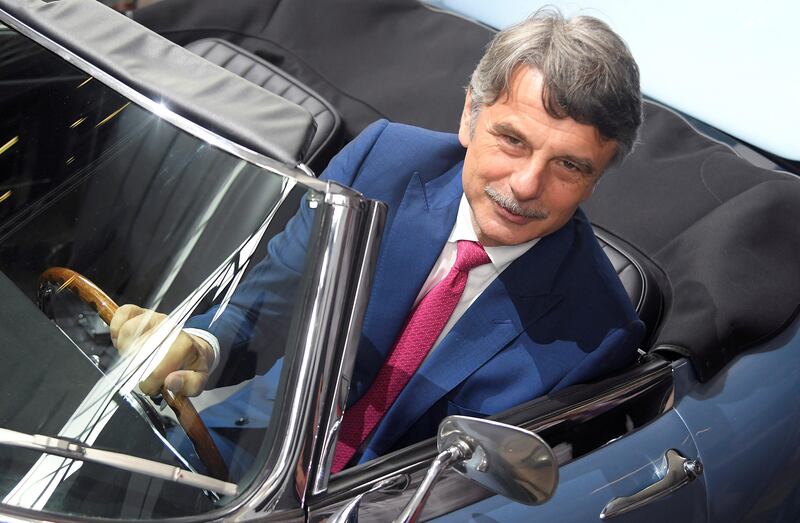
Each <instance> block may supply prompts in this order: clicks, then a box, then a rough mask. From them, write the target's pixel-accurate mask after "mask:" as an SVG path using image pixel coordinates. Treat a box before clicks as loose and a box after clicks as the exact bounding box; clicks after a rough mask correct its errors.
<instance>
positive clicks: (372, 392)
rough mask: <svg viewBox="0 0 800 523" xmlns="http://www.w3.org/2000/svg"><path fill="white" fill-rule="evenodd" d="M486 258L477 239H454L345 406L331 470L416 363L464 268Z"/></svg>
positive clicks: (437, 329) (454, 300)
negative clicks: (369, 378) (444, 264)
mask: <svg viewBox="0 0 800 523" xmlns="http://www.w3.org/2000/svg"><path fill="white" fill-rule="evenodd" d="M489 261H490V260H489V256H488V255H487V254H486V251H484V250H483V247H482V246H481V244H479V243H477V242H471V241H466V240H459V242H458V254H457V255H456V262H455V264H454V265H453V268H452V269H450V272H449V273H447V276H445V278H444V279H443V280H442V281H440V282H439V283H438V284H436V286H435V287H434V288H433V289H431V290H430V292H428V294H426V295H425V297H423V298H422V300H420V302H419V303H418V304H417V306H416V307H415V308H414V309H413V311H412V312H411V316H410V317H409V319H408V321H407V322H406V326H405V328H404V329H403V332H402V333H401V334H400V337H399V338H398V339H397V341H396V342H395V344H394V347H393V348H392V352H391V353H390V354H389V358H388V359H387V360H386V363H384V365H383V367H381V369H380V370H379V371H378V375H377V376H376V377H375V381H374V382H373V383H372V386H371V387H370V388H369V390H367V392H366V393H365V394H364V395H363V396H362V397H361V398H359V399H358V401H356V402H355V403H354V404H353V405H352V406H351V407H350V408H349V409H347V412H346V413H345V416H344V420H343V422H342V427H341V429H340V430H339V443H338V444H337V445H336V453H335V454H334V458H333V467H332V471H333V472H339V471H340V470H342V469H343V468H344V466H345V465H346V464H347V462H348V461H350V459H351V458H352V457H353V455H354V454H355V453H356V450H357V449H358V447H359V446H360V445H361V443H363V442H364V440H365V439H366V438H367V436H368V435H369V434H370V433H371V432H372V430H373V429H374V428H375V426H377V425H378V422H379V421H380V420H381V418H383V415H384V414H386V411H387V410H389V407H391V406H392V403H394V400H395V399H396V398H397V396H398V395H399V394H400V391H402V390H403V387H405V386H406V384H407V383H408V380H409V379H411V376H412V375H413V374H414V372H416V370H417V368H418V367H419V366H420V364H422V360H424V359H425V356H426V355H427V354H428V352H429V351H430V350H431V347H433V344H434V342H435V341H436V339H437V338H438V337H439V334H441V332H442V329H444V326H445V325H446V324H447V320H448V319H450V316H451V315H452V314H453V310H454V309H455V308H456V305H457V304H458V301H459V299H461V294H462V293H463V292H464V287H466V285H467V276H468V274H469V271H470V270H471V269H472V268H474V267H477V266H479V265H484V264H486V263H489Z"/></svg>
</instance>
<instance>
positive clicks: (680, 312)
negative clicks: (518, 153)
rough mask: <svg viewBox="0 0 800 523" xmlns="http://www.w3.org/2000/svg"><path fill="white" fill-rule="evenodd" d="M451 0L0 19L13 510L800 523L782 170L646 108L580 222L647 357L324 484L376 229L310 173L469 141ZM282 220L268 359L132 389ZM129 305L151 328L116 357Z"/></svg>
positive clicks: (6, 451) (20, 516)
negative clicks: (368, 153) (419, 134)
mask: <svg viewBox="0 0 800 523" xmlns="http://www.w3.org/2000/svg"><path fill="white" fill-rule="evenodd" d="M463 4H464V5H465V8H464V9H462V10H460V11H459V12H458V13H455V12H453V11H451V10H450V9H452V8H458V6H459V2H457V1H456V0H452V1H445V2H432V3H431V4H424V3H420V2H417V1H416V0H385V1H383V2H374V1H371V0H347V1H344V0H330V1H326V2H317V3H311V2H302V1H290V0H228V1H226V2H219V1H218V0H162V1H160V2H157V3H155V4H153V5H151V6H148V7H146V8H142V9H139V10H136V11H134V12H133V13H132V17H126V16H125V15H123V14H120V13H118V12H115V11H113V10H112V9H110V8H108V7H106V6H105V5H103V4H102V3H100V2H97V1H95V0H59V1H49V2H47V1H43V0H0V70H1V71H2V74H0V107H2V119H1V120H0V166H1V167H2V171H1V172H2V173H3V174H2V178H0V288H2V290H3V293H2V305H1V306H2V310H3V313H2V315H0V353H1V354H2V365H0V519H2V520H4V521H6V520H8V521H95V520H97V521H99V520H102V521H108V520H110V519H113V520H125V521H132V520H151V521H152V520H157V521H165V520H174V521H180V522H195V521H196V522H200V521H221V520H236V521H308V522H322V521H332V522H333V521H336V522H340V521H392V520H394V521H417V520H420V521H428V520H432V521H441V522H447V521H454V522H455V521H459V522H460V521H475V522H492V521H559V522H569V521H575V522H583V521H597V520H599V519H603V520H606V519H609V520H615V521H620V522H625V521H647V522H648V523H653V522H657V521H687V522H706V521H713V522H732V521H742V522H763V521H787V522H788V521H798V520H800V481H798V479H797V478H798V473H797V471H798V470H800V454H799V453H798V452H797V448H798V444H800V373H798V372H797V369H798V368H800V333H798V329H800V320H798V319H797V313H798V310H800V270H798V268H799V267H800V232H798V229H797V226H796V224H797V223H800V180H798V175H800V164H799V163H798V160H799V159H800V155H795V156H792V155H791V153H787V152H786V151H785V150H771V149H770V148H769V147H768V146H766V145H763V144H760V143H759V144H756V145H753V144H752V143H754V142H755V140H754V139H752V138H750V139H749V142H745V141H742V140H740V139H737V138H735V137H734V135H731V134H729V133H725V132H722V131H720V130H719V129H717V128H715V127H712V126H711V125H709V124H707V123H704V122H703V121H701V120H700V119H698V118H697V116H698V115H696V114H694V115H693V114H691V113H683V112H679V111H678V110H677V109H675V108H672V107H670V106H669V105H668V104H667V103H665V101H659V100H657V99H655V98H648V100H647V102H646V104H645V123H644V126H643V129H642V135H641V140H640V142H641V143H640V144H639V145H638V147H637V148H636V150H635V152H634V154H633V155H632V156H631V157H630V158H629V159H627V160H626V161H625V162H624V163H623V164H622V165H621V166H619V167H618V168H615V169H614V170H612V171H609V172H608V173H606V174H605V175H604V178H603V180H602V182H601V183H600V184H599V186H598V187H597V190H596V191H595V194H594V196H593V197H592V199H591V201H590V202H588V203H587V205H586V206H585V211H586V212H587V214H588V215H589V217H590V218H591V220H592V223H593V226H594V229H595V233H596V236H597V238H598V240H599V241H600V242H601V244H602V245H603V247H604V250H605V252H606V254H607V255H608V257H609V258H610V260H611V261H612V263H613V265H614V267H615V268H616V269H617V272H618V274H619V277H620V279H621V281H622V282H623V284H624V286H625V289H626V290H627V291H628V295H629V296H630V298H631V300H632V302H633V304H634V305H635V306H636V309H637V312H638V314H639V315H640V317H641V319H642V320H643V321H644V322H645V324H646V326H647V335H646V339H645V340H644V342H643V343H642V345H641V347H640V350H639V352H640V357H639V359H638V361H637V363H636V364H635V365H633V366H632V367H630V368H627V369H624V370H622V371H621V372H618V373H616V374H614V375H610V376H607V377H605V378H603V379H602V380H600V381H596V382H593V383H584V384H579V385H575V386H572V387H570V388H568V389H565V390H563V391H560V392H558V393H554V394H551V395H549V396H545V397H542V398H539V399H537V400H535V401H532V402H530V403H527V404H524V405H520V406H518V407H516V408H514V409H512V410H510V411H507V412H503V413H501V414H499V415H495V416H491V417H489V418H488V419H487V418H486V417H485V416H483V415H482V414H481V413H480V412H477V411H476V412H469V413H467V412H460V414H461V415H455V416H450V417H448V418H446V419H445V420H444V421H443V422H442V424H441V425H440V427H439V432H438V435H437V437H436V438H432V439H430V440H426V441H422V442H419V443H417V444H414V445H412V446H409V447H403V448H398V449H395V450H394V451H392V452H391V453H389V454H387V455H384V456H381V457H379V458H377V459H374V460H372V461H369V462H366V463H363V464H361V465H358V466H355V467H352V468H349V469H346V470H344V471H342V472H340V473H338V474H331V471H330V469H331V459H332V451H333V449H334V447H335V444H336V440H337V431H338V427H339V423H340V421H341V417H342V414H343V411H344V410H345V400H346V397H347V391H348V384H349V379H350V375H351V372H352V369H353V365H354V359H355V351H356V347H357V345H358V340H359V335H360V332H361V323H362V318H363V314H364V311H365V308H366V306H367V302H368V299H369V296H370V289H371V285H372V281H373V274H374V273H375V272H376V271H380V267H377V268H376V258H377V254H378V252H379V250H380V247H381V241H380V240H381V232H382V228H383V225H384V222H385V220H386V214H387V209H386V206H385V205H384V204H383V203H382V202H378V201H371V200H369V199H367V198H365V197H364V196H363V195H361V194H359V193H358V192H356V191H354V190H352V189H349V188H347V187H343V186H341V185H338V184H335V183H331V182H327V181H325V180H324V179H318V178H317V177H316V174H318V173H320V172H322V170H323V169H324V168H325V165H327V163H328V161H329V160H330V158H331V157H332V156H333V155H334V154H336V152H337V151H338V150H339V149H340V148H341V147H342V145H343V144H344V143H346V142H347V141H349V140H350V139H352V138H353V137H354V136H355V135H357V134H358V133H359V132H360V131H361V130H362V129H363V128H365V127H366V126H367V125H368V124H369V123H371V122H372V121H374V120H376V119H378V118H388V119H390V120H393V121H399V122H406V123H410V124H414V125H420V126H424V127H428V128H432V129H436V130H441V131H453V130H455V129H456V125H457V122H458V115H459V114H460V109H461V105H462V100H463V85H464V84H465V83H466V79H467V78H468V76H469V74H470V72H471V70H472V68H473V67H474V65H475V63H476V61H477V59H478V58H479V57H480V55H481V52H482V49H483V46H484V45H485V43H486V42H487V41H488V39H489V38H490V37H491V35H492V34H493V32H494V30H495V29H494V28H493V27H492V26H491V25H489V24H492V23H497V22H496V21H492V20H490V19H488V18H484V17H482V15H480V14H476V13H475V12H473V11H471V10H470V9H469V8H470V5H473V7H474V3H470V2H463ZM514 16H515V17H517V18H519V17H521V16H523V15H522V14H519V15H518V16H517V15H514ZM514 16H512V18H513V17H514ZM476 18H481V19H482V21H481V20H476ZM645 85H646V84H645ZM646 94H647V93H646ZM753 134H754V135H758V133H757V132H756V133H753ZM795 153H797V151H795ZM297 216H303V219H308V220H310V223H311V227H309V229H308V230H309V231H310V232H309V233H308V238H307V250H306V254H305V256H304V258H303V259H302V264H301V266H300V267H299V268H298V269H297V270H296V271H295V272H296V278H293V281H292V282H289V283H287V282H282V281H281V282H278V281H276V282H274V287H270V289H267V290H266V291H265V292H275V293H279V295H280V297H281V300H282V301H281V302H280V307H276V310H275V311H274V314H273V313H270V315H269V316H270V317H269V318H264V319H263V320H264V321H261V320H262V319H259V323H258V328H260V329H261V330H262V332H261V334H262V335H261V336H259V337H257V341H254V342H252V343H246V344H244V345H243V346H240V347H238V348H237V350H236V351H223V357H222V358H221V361H219V364H218V365H217V366H216V368H215V369H214V370H213V371H212V372H211V375H210V379H209V383H208V386H207V390H205V391H204V392H203V393H202V394H201V395H200V396H198V397H196V398H191V400H188V399H186V398H182V397H176V396H174V395H172V394H171V393H169V391H166V390H164V391H162V392H163V393H162V396H161V397H156V398H151V397H147V396H145V395H143V394H142V393H141V392H140V391H139V390H138V384H139V383H140V382H141V381H142V380H143V379H144V378H145V377H146V376H148V375H149V374H150V372H151V371H152V370H153V368H154V367H155V366H156V365H157V364H158V362H159V361H160V360H161V358H162V357H163V355H164V353H165V351H166V349H167V348H168V347H169V346H170V344H171V343H172V341H173V340H174V339H175V337H176V336H177V335H178V333H179V332H180V330H181V329H182V328H183V326H184V324H185V323H186V322H187V320H188V319H189V318H191V317H192V316H193V315H196V314H199V313H203V312H205V311H207V310H209V309H210V308H212V307H216V308H215V309H213V310H216V311H219V310H224V308H225V307H226V305H227V304H228V303H229V300H230V298H231V295H232V294H233V292H234V290H235V289H237V288H239V287H240V286H243V285H247V281H248V280H247V274H248V270H249V269H250V268H251V267H252V266H253V265H255V264H256V263H259V262H270V260H273V259H274V258H275V252H274V251H273V248H274V245H275V242H271V240H272V239H273V238H276V237H280V236H279V235H280V233H281V232H282V231H283V230H284V229H285V228H287V227H292V223H293V219H298V218H296V217H297ZM278 288H280V291H278V290H276V289H278ZM125 303H134V304H138V305H140V306H143V307H147V308H149V309H152V310H155V311H158V313H159V314H162V315H163V316H159V318H163V321H161V322H160V323H159V324H158V326H157V327H156V328H154V329H152V330H150V331H148V332H147V333H146V335H143V336H141V337H140V342H139V343H138V344H137V345H136V347H134V350H129V351H126V352H125V353H124V354H119V353H118V352H117V350H116V349H115V348H114V346H113V344H112V341H111V335H110V332H109V328H108V326H107V322H108V321H109V319H110V317H111V316H112V315H113V313H114V311H115V310H116V309H117V307H118V306H119V305H122V304H125ZM278 309H279V310H278ZM235 341H236V340H233V341H232V342H231V343H235ZM465 414H468V415H465Z"/></svg>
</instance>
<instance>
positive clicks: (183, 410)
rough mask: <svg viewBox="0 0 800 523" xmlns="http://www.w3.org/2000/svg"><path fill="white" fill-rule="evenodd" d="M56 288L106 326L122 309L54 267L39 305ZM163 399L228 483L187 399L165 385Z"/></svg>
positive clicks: (215, 472) (87, 282)
mask: <svg viewBox="0 0 800 523" xmlns="http://www.w3.org/2000/svg"><path fill="white" fill-rule="evenodd" d="M52 284H56V285H58V286H59V290H63V289H70V290H71V291H73V292H74V293H75V294H77V295H78V297H79V298H80V299H81V300H83V301H84V302H86V303H87V304H89V305H90V306H91V307H92V308H93V309H94V310H96V311H97V313H98V314H99V315H100V318H101V319H102V320H103V321H104V322H106V325H108V324H110V323H111V318H112V317H113V316H114V313H115V312H117V309H118V308H119V306H118V305H117V304H116V303H114V300H112V299H111V298H109V297H108V295H107V294H106V293H105V292H103V291H102V290H101V289H100V288H99V287H98V286H97V285H95V284H94V283H92V282H91V281H90V280H89V279H88V278H86V277H85V276H82V275H81V274H79V273H77V272H75V271H73V270H72V269H66V268H64V267H51V268H49V269H47V270H46V271H44V272H43V273H42V274H41V275H40V276H39V294H40V300H39V305H40V307H41V306H42V299H41V296H42V293H43V292H45V287H46V286H47V285H52ZM161 395H162V396H163V398H164V399H165V400H166V401H167V404H169V406H170V407H171V408H172V410H173V411H174V412H175V415H176V416H177V418H178V422H180V424H181V427H183V430H184V431H186V435H187V436H188V437H189V439H190V440H191V441H192V444H194V448H195V450H196V451H197V455H198V456H199V457H200V459H201V460H202V461H203V463H204V464H205V465H206V467H208V471H209V472H210V473H211V475H212V476H214V477H215V478H217V479H220V480H223V481H227V479H228V467H227V465H226V464H225V460H224V459H222V455H221V454H220V453H219V449H218V448H217V446H216V444H215V443H214V440H213V439H212V438H211V434H210V433H209V432H208V427H206V425H205V423H203V420H202V419H201V418H200V415H199V414H198V413H197V410H196V409H195V408H194V405H192V402H191V401H189V399H188V398H186V397H185V396H177V395H175V394H173V393H172V392H171V391H170V390H168V389H167V388H166V387H164V386H163V385H162V387H161Z"/></svg>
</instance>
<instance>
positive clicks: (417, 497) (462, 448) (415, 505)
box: [394, 439, 472, 523]
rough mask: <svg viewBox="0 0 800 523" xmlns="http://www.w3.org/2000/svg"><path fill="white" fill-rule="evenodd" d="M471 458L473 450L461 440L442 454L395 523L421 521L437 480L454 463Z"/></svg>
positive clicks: (432, 464)
mask: <svg viewBox="0 0 800 523" xmlns="http://www.w3.org/2000/svg"><path fill="white" fill-rule="evenodd" d="M471 456H472V449H470V447H469V445H467V443H466V442H465V441H464V440H461V439H459V440H457V441H456V442H455V443H453V445H451V446H450V447H448V448H446V449H445V450H443V451H442V452H440V453H439V455H438V456H436V458H435V459H434V460H433V463H431V465H430V467H429V468H428V472H427V473H426V474H425V477H424V478H423V479H422V483H420V485H419V488H417V491H416V492H414V495H413V496H412V498H411V499H410V500H409V501H408V504H406V506H405V508H403V511H402V512H400V515H398V516H397V518H395V520H394V523H415V522H416V521H417V520H419V517H420V515H421V514H422V509H423V508H424V507H425V502H426V501H427V500H428V495H429V494H430V493H431V488H432V487H433V484H434V483H436V480H437V479H439V475H440V474H441V473H442V472H444V471H445V470H446V469H447V467H449V466H450V465H452V464H453V463H455V462H457V461H461V460H465V459H469V458H470V457H471Z"/></svg>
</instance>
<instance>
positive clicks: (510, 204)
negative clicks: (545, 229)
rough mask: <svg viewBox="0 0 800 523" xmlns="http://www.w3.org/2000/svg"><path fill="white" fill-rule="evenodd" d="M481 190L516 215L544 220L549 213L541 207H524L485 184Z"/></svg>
mask: <svg viewBox="0 0 800 523" xmlns="http://www.w3.org/2000/svg"><path fill="white" fill-rule="evenodd" d="M483 192H484V193H486V196H488V197H489V199H490V200H492V201H493V202H494V203H496V204H497V205H499V206H500V207H502V208H503V209H505V210H507V211H508V212H510V213H512V214H516V215H517V216H524V217H525V218H531V219H534V220H544V219H546V218H547V217H548V216H550V213H549V212H547V211H546V210H544V209H542V208H537V207H528V208H525V207H523V206H522V205H520V204H519V202H518V201H517V200H515V199H514V198H512V197H511V196H507V195H505V194H502V193H501V192H500V191H498V190H497V189H495V188H494V187H492V186H490V185H487V186H486V187H484V188H483Z"/></svg>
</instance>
